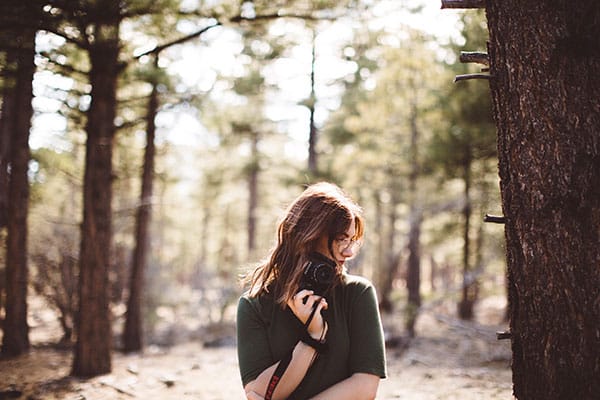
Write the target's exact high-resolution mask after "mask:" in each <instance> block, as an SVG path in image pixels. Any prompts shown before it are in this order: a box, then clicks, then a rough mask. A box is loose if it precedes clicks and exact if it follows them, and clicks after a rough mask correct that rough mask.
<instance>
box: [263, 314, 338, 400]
mask: <svg viewBox="0 0 600 400" xmlns="http://www.w3.org/2000/svg"><path fill="white" fill-rule="evenodd" d="M316 311H317V307H314V308H313V310H312V312H311V313H310V315H309V316H308V319H307V320H306V322H305V323H304V331H303V332H302V336H301V337H300V341H301V342H302V343H305V344H307V345H309V346H310V347H312V348H313V349H315V350H316V352H317V354H320V353H324V352H325V351H326V350H327V344H326V343H323V342H321V341H319V340H316V339H313V338H312V337H311V336H310V335H309V334H308V326H309V325H310V323H311V321H312V319H313V318H314V316H315V312H316ZM293 352H294V350H293V349H292V351H290V352H289V353H288V354H287V355H286V356H285V357H283V358H282V359H281V361H279V364H278V365H277V368H275V372H273V375H271V380H270V381H269V385H268V386H267V393H266V394H265V400H271V399H272V397H273V393H274V392H275V388H276V387H277V385H278V384H279V381H280V380H281V377H282V376H283V374H284V373H285V370H286V369H287V367H288V366H289V365H290V362H291V361H292V355H293ZM313 361H314V358H313ZM313 361H311V364H312V362H313Z"/></svg>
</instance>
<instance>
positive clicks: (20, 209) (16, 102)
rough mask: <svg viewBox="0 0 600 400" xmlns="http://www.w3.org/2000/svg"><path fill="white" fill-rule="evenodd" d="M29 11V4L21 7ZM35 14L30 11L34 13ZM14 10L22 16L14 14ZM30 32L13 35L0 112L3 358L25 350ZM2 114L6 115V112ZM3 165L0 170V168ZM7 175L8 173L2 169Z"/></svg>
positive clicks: (32, 40)
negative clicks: (4, 148) (0, 144)
mask: <svg viewBox="0 0 600 400" xmlns="http://www.w3.org/2000/svg"><path fill="white" fill-rule="evenodd" d="M25 11H27V12H29V13H31V11H32V10H31V6H25ZM34 11H35V10H34ZM16 12H23V10H19V11H16ZM35 34H36V31H35V28H29V29H23V30H22V31H21V32H16V34H15V37H14V41H15V43H17V45H18V48H17V49H16V50H11V51H14V58H13V57H8V59H9V60H14V64H13V65H14V70H11V71H9V79H8V80H7V86H6V89H5V97H4V99H3V113H2V131H3V133H4V134H6V135H10V139H9V140H8V143H9V144H10V152H9V154H8V156H9V161H8V163H5V166H6V167H9V171H10V172H8V173H7V177H8V209H7V210H8V213H7V227H8V229H7V235H6V304H5V314H6V315H5V319H4V323H3V330H4V335H3V337H2V354H3V355H7V356H16V355H20V354H23V353H24V352H26V351H27V350H28V349H29V326H28V325H27V281H28V266H27V213H28V210H29V180H28V175H27V172H28V165H29V159H30V150H29V130H30V128H31V117H32V115H33V107H32V104H31V101H32V98H33V91H32V82H33V74H34V71H35V65H34V62H33V58H34V54H35ZM5 112H6V114H5ZM3 167H4V166H3ZM5 172H7V171H5Z"/></svg>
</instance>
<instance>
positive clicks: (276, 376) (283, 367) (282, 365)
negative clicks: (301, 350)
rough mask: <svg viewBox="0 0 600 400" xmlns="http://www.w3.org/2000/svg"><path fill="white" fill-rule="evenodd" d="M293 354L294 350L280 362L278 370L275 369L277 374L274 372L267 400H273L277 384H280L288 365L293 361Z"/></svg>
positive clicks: (266, 396) (268, 387) (268, 388)
mask: <svg viewBox="0 0 600 400" xmlns="http://www.w3.org/2000/svg"><path fill="white" fill-rule="evenodd" d="M292 353H293V350H292V351H290V352H289V353H288V354H287V355H286V356H285V357H283V358H282V359H281V361H279V365H277V368H275V372H273V375H272V376H271V380H270V381H269V385H268V386H267V393H266V394H265V400H271V398H272V397H273V392H275V388H276V387H277V384H279V381H280V380H281V377H282V376H283V373H284V372H285V370H286V369H287V367H288V365H290V361H292Z"/></svg>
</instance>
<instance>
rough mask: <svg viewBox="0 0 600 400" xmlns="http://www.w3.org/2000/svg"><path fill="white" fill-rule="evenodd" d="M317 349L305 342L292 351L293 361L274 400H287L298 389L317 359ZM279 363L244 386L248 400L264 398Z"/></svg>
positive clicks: (280, 383)
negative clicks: (314, 359)
mask: <svg viewBox="0 0 600 400" xmlns="http://www.w3.org/2000/svg"><path fill="white" fill-rule="evenodd" d="M315 353H316V351H315V349H313V348H312V347H310V346H308V345H306V344H304V343H303V342H298V344H297V345H296V347H294V350H293V351H292V359H291V361H290V364H289V365H288V367H287V369H286V370H285V372H284V373H283V376H281V379H280V380H279V382H278V384H277V387H276V389H275V391H274V392H273V397H272V398H273V400H278V399H285V398H287V397H288V396H289V395H290V394H291V393H292V392H293V391H294V390H295V389H296V387H298V385H299V384H300V382H301V381H302V379H303V378H304V375H306V372H307V371H308V368H309V367H310V364H311V362H312V360H313V358H314V357H315ZM278 365H279V363H276V364H274V365H272V366H270V367H269V368H267V369H266V370H264V371H263V372H262V373H261V374H260V375H259V376H258V377H257V378H256V379H255V380H253V381H251V382H249V383H248V384H247V385H246V386H244V390H245V391H246V397H247V398H248V399H256V398H257V397H256V396H257V395H258V396H261V397H260V398H264V397H265V395H266V393H267V389H268V386H269V382H270V381H271V376H273V372H275V369H276V368H277V366H278Z"/></svg>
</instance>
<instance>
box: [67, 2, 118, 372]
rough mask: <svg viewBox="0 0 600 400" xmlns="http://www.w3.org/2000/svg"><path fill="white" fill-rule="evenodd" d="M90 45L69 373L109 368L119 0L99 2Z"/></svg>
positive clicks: (100, 370)
mask: <svg viewBox="0 0 600 400" xmlns="http://www.w3.org/2000/svg"><path fill="white" fill-rule="evenodd" d="M97 6H98V7H99V9H98V10H101V11H97V12H93V11H92V12H91V14H90V15H94V16H96V17H97V20H96V21H94V22H95V23H94V25H93V26H94V35H93V39H92V41H91V45H90V48H89V57H90V63H91V71H90V83H91V87H92V89H91V97H92V102H91V105H90V109H89V111H88V121H87V126H86V132H87V142H86V160H85V174H84V188H83V191H84V193H83V223H82V226H81V249H80V259H79V262H80V264H79V265H80V272H79V312H78V317H77V343H76V345H75V349H74V359H73V369H72V374H73V375H75V376H82V377H89V376H96V375H101V374H104V373H108V372H110V371H111V348H112V333H111V323H110V312H109V296H108V272H109V265H110V252H111V241H112V237H111V235H112V230H111V207H112V204H111V203H112V179H113V176H112V152H113V138H114V133H115V126H114V120H115V113H116V85H117V76H118V74H119V63H118V54H119V23H120V19H119V4H118V3H116V2H112V1H110V0H106V1H103V2H99V3H98V4H97Z"/></svg>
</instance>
